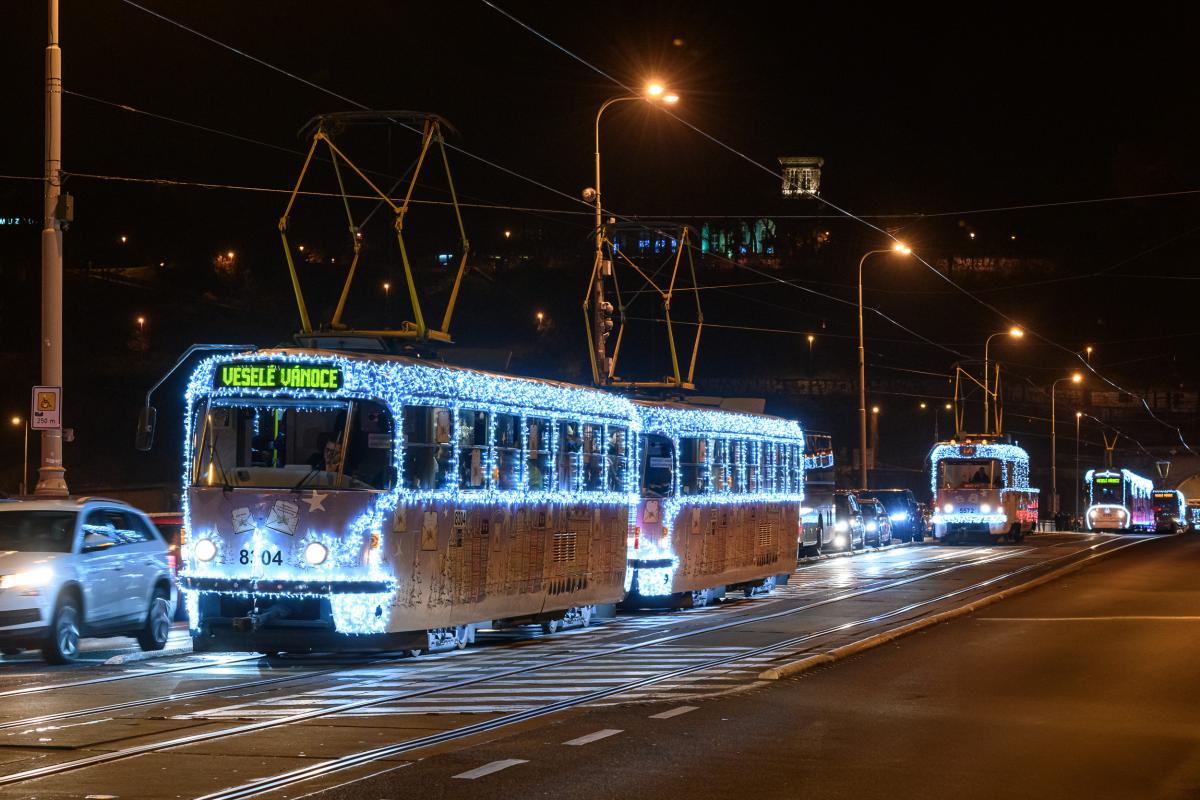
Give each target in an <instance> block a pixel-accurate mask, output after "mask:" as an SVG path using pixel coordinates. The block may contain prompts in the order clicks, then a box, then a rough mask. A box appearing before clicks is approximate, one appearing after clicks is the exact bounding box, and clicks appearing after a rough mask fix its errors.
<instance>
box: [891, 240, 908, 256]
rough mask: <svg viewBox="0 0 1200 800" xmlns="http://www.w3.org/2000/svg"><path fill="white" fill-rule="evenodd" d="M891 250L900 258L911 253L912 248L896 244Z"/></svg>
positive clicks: (899, 243) (900, 243) (902, 243)
mask: <svg viewBox="0 0 1200 800" xmlns="http://www.w3.org/2000/svg"><path fill="white" fill-rule="evenodd" d="M892 249H893V250H895V251H896V252H897V253H899V254H900V255H902V256H906V255H908V254H909V253H911V252H912V248H911V247H909V246H908V245H906V244H905V243H904V242H896V243H895V244H894V245H892Z"/></svg>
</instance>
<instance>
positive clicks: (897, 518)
mask: <svg viewBox="0 0 1200 800" xmlns="http://www.w3.org/2000/svg"><path fill="white" fill-rule="evenodd" d="M906 519H908V514H905V513H904V512H903V511H897V512H896V513H895V514H892V516H891V520H892V522H903V521H904V520H906Z"/></svg>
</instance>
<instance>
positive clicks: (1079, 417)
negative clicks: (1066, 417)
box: [1075, 411, 1083, 520]
mask: <svg viewBox="0 0 1200 800" xmlns="http://www.w3.org/2000/svg"><path fill="white" fill-rule="evenodd" d="M1082 420H1083V412H1082V411H1076V412H1075V519H1076V520H1078V519H1079V423H1080V422H1081V421H1082Z"/></svg>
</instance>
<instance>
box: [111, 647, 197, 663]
mask: <svg viewBox="0 0 1200 800" xmlns="http://www.w3.org/2000/svg"><path fill="white" fill-rule="evenodd" d="M191 654H192V647H191V644H190V643H189V645H188V646H187V647H186V648H185V647H175V648H172V649H170V650H167V649H163V650H152V651H149V652H140V653H123V654H121V655H119V656H113V657H112V658H110V659H108V660H107V661H105V662H104V664H105V665H106V666H118V665H120V664H131V663H134V662H137V661H149V660H150V659H152V658H169V657H171V656H188V655H191Z"/></svg>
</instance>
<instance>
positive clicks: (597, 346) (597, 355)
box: [584, 81, 679, 382]
mask: <svg viewBox="0 0 1200 800" xmlns="http://www.w3.org/2000/svg"><path fill="white" fill-rule="evenodd" d="M627 100H648V101H651V102H662V103H665V104H667V105H671V104H674V103H677V102H679V95H677V94H675V93H674V92H669V91H667V89H666V88H665V87H664V86H663V85H662V84H661V83H658V82H657V81H654V82H651V83H650V84H648V85H647V86H646V88H645V90H644V91H643V93H642V94H631V95H626V96H623V97H612V98H609V99H608V100H605V101H604V103H603V104H602V105H601V106H600V110H599V111H597V112H596V188H595V191H594V192H593V194H594V195H595V197H594V198H592V199H593V200H594V201H595V207H596V231H595V239H596V251H595V261H594V267H593V276H594V279H595V283H594V285H593V287H592V330H593V331H595V341H594V342H592V348H593V352H592V358H593V360H594V361H595V362H596V363H595V365H594V366H595V368H596V377H597V378H598V379H599V381H600V382H604V378H605V375H606V374H607V372H608V369H607V357H606V355H605V350H604V337H605V335H606V331H605V330H604V315H605V313H606V312H605V309H604V305H605V300H604V277H605V276H604V269H603V265H604V216H603V214H604V207H603V205H602V204H601V201H600V117H601V116H602V115H603V114H604V111H605V109H607V108H608V107H609V106H611V105H613V104H614V103H623V102H625V101H627ZM588 194H589V193H588V192H584V198H585V199H587V198H588Z"/></svg>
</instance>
